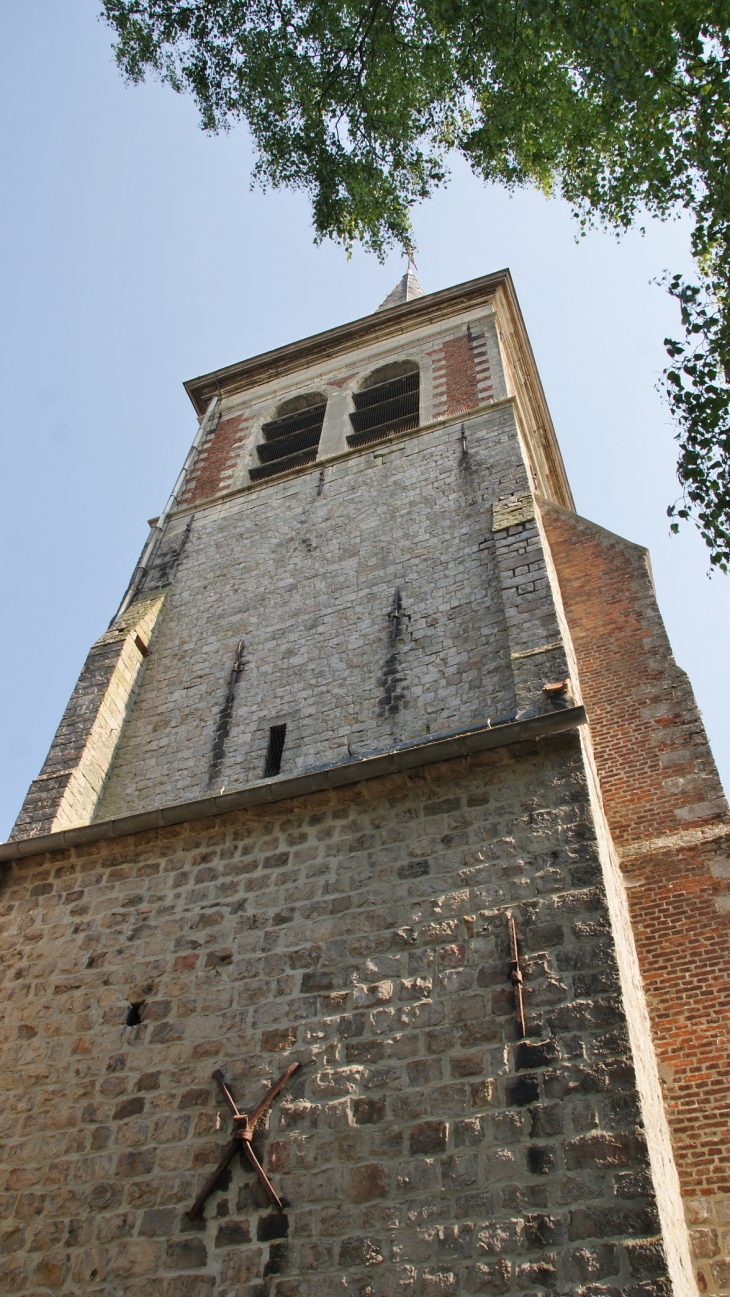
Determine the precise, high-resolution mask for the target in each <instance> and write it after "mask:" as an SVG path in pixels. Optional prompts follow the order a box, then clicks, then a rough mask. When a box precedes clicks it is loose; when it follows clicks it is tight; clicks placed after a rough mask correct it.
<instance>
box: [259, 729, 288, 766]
mask: <svg viewBox="0 0 730 1297" xmlns="http://www.w3.org/2000/svg"><path fill="white" fill-rule="evenodd" d="M285 738H286V725H272V726H271V729H270V730H269V746H268V749H267V751H266V765H265V766H264V779H273V778H274V776H275V775H278V773H279V771H280V770H281V756H282V753H283V751H284V740H285Z"/></svg>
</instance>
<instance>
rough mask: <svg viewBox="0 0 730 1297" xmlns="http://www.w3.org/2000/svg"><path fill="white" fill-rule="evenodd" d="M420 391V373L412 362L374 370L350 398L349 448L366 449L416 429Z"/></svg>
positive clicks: (398, 362)
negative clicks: (362, 447)
mask: <svg viewBox="0 0 730 1297" xmlns="http://www.w3.org/2000/svg"><path fill="white" fill-rule="evenodd" d="M419 390H420V370H419V368H418V365H417V364H416V363H415V361H413V360H398V361H396V362H395V363H394V364H392V365H382V366H381V368H380V369H375V370H373V372H372V374H368V376H367V378H366V379H365V381H364V382H363V383H362V384H361V385H360V390H359V391H357V392H355V393H354V396H353V400H354V403H355V409H354V410H353V411H352V413H351V414H350V422H351V423H352V428H353V431H352V432H351V433H350V435H349V437H348V438H347V444H348V446H365V445H367V443H368V442H369V441H380V439H381V438H382V437H391V436H392V435H393V433H396V432H407V431H408V429H409V428H417V427H418V398H419Z"/></svg>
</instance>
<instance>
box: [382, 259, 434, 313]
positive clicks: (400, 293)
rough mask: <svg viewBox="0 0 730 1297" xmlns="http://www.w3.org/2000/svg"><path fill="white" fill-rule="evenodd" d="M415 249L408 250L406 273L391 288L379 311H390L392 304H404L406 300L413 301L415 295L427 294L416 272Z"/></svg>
mask: <svg viewBox="0 0 730 1297" xmlns="http://www.w3.org/2000/svg"><path fill="white" fill-rule="evenodd" d="M414 251H415V249H414V248H408V249H407V250H406V257H407V258H408V262H407V265H406V273H405V275H403V277H402V278H401V279H399V280H398V283H397V284H396V286H395V288H393V289H391V291H390V292H389V293H388V296H387V297H386V299H385V301H384V302H381V303H380V306H379V307H378V310H379V311H388V310H390V307H391V306H402V305H403V303H404V302H412V301H413V299H414V297H423V296H425V294H424V291H423V289H422V288H421V285H420V284H419V282H418V280H417V279H416V276H415V273H414V272H415V270H416V263H415V261H414V260H413V253H414Z"/></svg>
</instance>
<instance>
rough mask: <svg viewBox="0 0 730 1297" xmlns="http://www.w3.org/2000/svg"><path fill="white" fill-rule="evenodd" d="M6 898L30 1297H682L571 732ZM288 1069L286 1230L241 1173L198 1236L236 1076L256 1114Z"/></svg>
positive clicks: (75, 854)
mask: <svg viewBox="0 0 730 1297" xmlns="http://www.w3.org/2000/svg"><path fill="white" fill-rule="evenodd" d="M4 902H5V904H4V906H3V946H4V949H5V952H6V961H5V968H6V973H5V983H4V998H5V1003H6V1013H7V1017H6V1025H7V1043H6V1044H5V1047H4V1050H3V1055H2V1077H3V1081H2V1084H3V1090H4V1094H3V1105H2V1107H3V1117H2V1123H3V1128H4V1129H3V1135H4V1150H3V1163H4V1165H3V1174H4V1193H3V1195H2V1213H3V1224H4V1226H5V1229H4V1235H3V1243H2V1246H3V1252H4V1258H3V1259H4V1271H5V1279H4V1285H5V1290H6V1291H8V1292H17V1293H36V1292H44V1291H49V1290H50V1291H53V1292H56V1291H60V1292H78V1291H84V1292H89V1293H99V1294H102V1293H103V1294H117V1293H118V1294H121V1293H129V1294H132V1293H133V1294H140V1297H141V1295H143V1294H150V1297H152V1294H157V1293H159V1292H160V1291H162V1292H163V1293H164V1294H165V1295H166V1297H167V1295H168V1294H169V1297H178V1295H180V1294H208V1293H210V1294H213V1293H215V1294H218V1295H219V1297H224V1294H225V1295H226V1297H234V1295H235V1297H244V1294H245V1297H254V1295H256V1297H258V1295H259V1294H263V1293H267V1294H268V1293H271V1294H275V1295H276V1297H318V1295H319V1294H333V1295H334V1294H335V1293H342V1294H357V1295H358V1297H386V1295H387V1297H391V1295H392V1297H395V1294H403V1295H404V1297H405V1295H406V1294H407V1295H408V1297H411V1295H413V1297H415V1294H419V1295H420V1294H423V1295H425V1294H429V1297H430V1295H431V1294H444V1293H507V1292H513V1293H537V1292H545V1291H548V1292H560V1293H580V1294H586V1297H587V1295H588V1294H598V1293H600V1294H607V1295H608V1294H611V1295H613V1294H618V1293H624V1294H629V1295H630V1297H648V1295H649V1294H652V1295H655V1294H663V1293H669V1292H670V1287H669V1283H668V1280H667V1276H666V1264H665V1257H664V1253H663V1248H662V1243H661V1240H660V1237H659V1221H658V1215H657V1207H656V1201H655V1195H654V1191H653V1188H652V1183H651V1175H650V1173H649V1167H648V1161H647V1152H646V1145H645V1139H644V1133H643V1128H642V1120H641V1113H640V1106H639V1101H638V1097H637V1089H636V1082H635V1078H634V1070H633V1065H632V1059H631V1051H630V1048H629V1042H628V1035H627V1029H626V1021H625V1016H624V1012H623V1008H622V1003H621V996H620V993H619V984H618V974H617V967H616V959H615V954H614V949H613V942H612V939H611V926H610V920H609V915H608V911H607V905H606V899H605V895H604V890H603V885H602V879H601V867H600V863H599V860H598V853H597V848H596V842H595V836H594V832H593V827H592V821H591V814H590V808H589V804H588V794H587V789H586V781H585V776H584V772H583V767H582V758H581V752H580V745H579V743H578V742H577V739H576V737H575V735H574V734H570V735H567V736H564V737H556V738H554V739H552V740H545V741H543V742H541V743H539V744H536V745H523V746H521V747H516V748H509V749H501V750H499V751H498V752H497V753H485V754H483V756H481V757H475V758H471V759H470V760H469V761H454V762H450V763H448V764H447V765H445V766H441V765H436V766H432V767H430V768H427V769H424V770H421V771H414V772H412V773H411V774H409V775H408V776H393V777H391V778H390V779H384V780H377V781H373V782H368V783H365V784H363V785H360V786H359V787H356V788H354V789H352V790H350V789H347V790H343V791H342V792H341V793H339V794H337V793H331V794H329V795H324V794H323V795H319V796H313V797H310V798H302V799H299V800H297V801H292V802H286V803H282V804H280V805H279V806H278V807H276V808H275V809H273V810H272V809H258V810H253V811H251V812H249V813H240V814H238V815H235V814H234V815H231V816H228V817H225V818H223V819H220V820H215V821H212V822H209V823H206V824H205V825H204V826H193V827H187V826H186V827H184V828H180V829H178V830H168V831H166V832H164V833H159V834H147V835H141V836H139V837H138V838H137V839H135V840H134V841H129V842H125V843H118V844H113V845H110V844H107V843H102V844H96V845H90V846H88V847H86V848H78V849H77V850H75V851H67V852H65V853H62V856H61V858H60V859H59V857H58V856H56V855H54V856H48V857H46V858H38V859H36V860H34V861H32V862H31V863H26V862H25V861H22V862H21V861H19V862H17V863H16V864H15V865H14V866H13V867H12V869H11V871H10V872H9V874H8V876H7V878H6V881H5V887H4ZM508 913H513V914H514V915H515V917H516V920H517V925H518V931H519V934H520V941H521V944H522V950H523V960H524V970H525V978H526V987H527V996H526V1005H527V1015H528V1022H529V1035H528V1038H527V1039H525V1040H522V1041H520V1040H518V1038H517V1037H518V1031H517V1027H516V1023H515V1014H514V1002H513V995H512V989H511V984H510V981H509V975H508V973H509V943H508V930H507V921H506V916H507V914H508ZM10 931H12V932H13V934H14V935H15V938H16V943H15V944H14V949H13V953H12V956H11V957H9V956H10V951H9V948H8V944H7V941H8V933H9V932H10ZM130 1004H135V1005H139V1006H140V1008H139V1015H140V1017H141V1025H139V1026H125V1020H126V1017H127V1014H128V1010H129V1006H130ZM295 1059H296V1060H299V1061H300V1062H301V1064H302V1065H303V1066H302V1069H301V1072H300V1073H299V1074H298V1076H296V1077H295V1078H294V1081H293V1083H292V1084H291V1085H290V1086H289V1087H288V1089H287V1090H286V1091H285V1092H284V1093H283V1094H282V1096H281V1098H280V1100H279V1101H278V1102H277V1104H276V1105H275V1106H274V1110H273V1113H272V1117H271V1121H270V1124H269V1128H268V1130H267V1131H266V1132H261V1139H260V1153H261V1157H262V1158H263V1159H264V1161H265V1165H266V1167H267V1170H268V1172H269V1174H270V1175H271V1176H272V1177H273V1179H274V1180H275V1182H276V1186H277V1191H278V1192H279V1193H280V1194H281V1195H283V1196H284V1197H285V1198H286V1199H287V1200H288V1203H289V1206H288V1207H287V1208H286V1210H285V1212H284V1213H283V1214H279V1213H277V1212H275V1211H272V1210H271V1209H270V1205H269V1204H268V1203H267V1201H266V1199H265V1197H262V1195H261V1193H260V1191H259V1189H258V1186H257V1182H256V1180H255V1178H254V1177H253V1176H252V1174H250V1171H249V1169H247V1167H245V1166H242V1165H240V1163H239V1162H238V1160H236V1163H235V1164H234V1165H233V1167H232V1169H231V1173H230V1174H229V1176H228V1180H227V1183H226V1184H225V1188H224V1189H222V1190H220V1191H219V1192H216V1193H214V1194H213V1195H212V1196H211V1198H210V1199H209V1203H208V1206H207V1209H206V1213H205V1220H204V1221H203V1222H201V1223H200V1224H196V1225H195V1227H192V1226H191V1225H190V1223H189V1222H188V1220H187V1218H186V1214H185V1213H186V1209H187V1208H188V1207H189V1206H190V1205H191V1204H192V1201H193V1199H194V1197H195V1195H196V1193H197V1191H198V1189H199V1188H200V1186H201V1183H202V1181H203V1180H204V1178H205V1176H206V1175H207V1174H208V1173H209V1171H210V1170H211V1168H212V1167H213V1166H214V1165H215V1163H216V1162H217V1160H218V1158H219V1156H220V1153H221V1150H222V1148H223V1147H224V1145H225V1144H226V1143H227V1141H228V1139H229V1138H230V1130H229V1120H228V1115H227V1110H226V1108H225V1105H223V1104H222V1101H221V1097H220V1094H219V1092H218V1090H217V1087H216V1086H215V1084H214V1083H213V1082H212V1080H211V1074H212V1072H213V1070H214V1069H215V1068H216V1067H222V1069H223V1070H224V1072H225V1075H226V1077H227V1079H228V1080H229V1082H230V1085H231V1088H232V1090H233V1092H234V1094H235V1096H236V1097H237V1099H239V1100H240V1101H241V1106H244V1105H248V1106H252V1105H253V1103H255V1101H256V1100H257V1098H258V1097H260V1095H261V1093H262V1091H263V1089H264V1088H265V1086H266V1085H267V1084H268V1083H270V1082H271V1080H272V1079H273V1078H274V1077H275V1076H276V1075H278V1073H279V1072H280V1071H281V1070H282V1069H283V1067H284V1066H285V1065H286V1064H287V1063H288V1062H290V1061H292V1060H295ZM21 1078H22V1081H21V1084H20V1085H19V1080H21Z"/></svg>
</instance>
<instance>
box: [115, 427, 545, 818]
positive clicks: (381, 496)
mask: <svg viewBox="0 0 730 1297" xmlns="http://www.w3.org/2000/svg"><path fill="white" fill-rule="evenodd" d="M465 426H466V427H467V428H468V453H467V454H466V455H464V453H463V451H462V447H461V440H460V425H458V424H457V425H453V424H447V425H445V426H444V427H442V428H438V429H433V430H431V431H426V432H424V433H421V434H414V435H411V436H410V437H404V438H402V439H401V440H399V441H396V442H394V443H393V444H392V445H390V446H380V447H377V446H376V447H374V448H371V449H368V450H367V451H363V452H360V453H358V454H355V455H353V456H352V457H350V458H348V459H346V460H343V461H341V462H339V463H335V464H332V465H330V466H329V468H328V469H327V473H326V478H325V481H324V483H323V484H322V485H321V486H320V478H319V471H318V470H312V471H311V472H307V473H304V474H300V475H299V476H297V477H295V478H293V479H291V480H287V481H285V482H281V483H276V482H273V483H268V484H266V485H265V486H262V487H260V488H257V489H255V490H248V491H246V492H243V493H241V494H240V495H238V496H235V497H233V498H231V499H229V500H226V501H221V502H220V503H218V504H217V505H214V506H210V507H208V508H206V509H202V510H200V511H199V512H198V513H197V514H196V516H195V518H194V521H193V524H192V529H191V531H190V533H189V538H188V540H187V543H186V544H185V547H184V549H183V550H182V552H181V554H180V557H179V561H178V563H177V567H176V569H175V574H174V580H173V584H172V586H171V588H170V590H169V593H168V596H167V601H166V609H165V616H164V619H163V621H162V624H161V627H160V630H159V633H158V636H157V640H156V643H155V649H154V652H153V653H152V654H151V656H150V659H149V662H148V664H147V668H146V674H145V680H144V683H143V686H142V688H141V690H140V692H139V694H138V697H137V700H136V703H135V707H134V711H133V712H132V715H131V716H130V718H129V721H128V723H127V727H126V729H125V733H124V738H123V741H122V743H121V744H120V745H119V748H118V751H117V754H116V758H115V763H114V767H113V769H112V772H111V775H110V777H109V781H108V784H107V787H106V790H105V793H104V798H103V802H102V805H101V808H100V811H99V815H100V817H101V818H111V817H114V816H117V815H120V814H128V813H132V812H136V811H140V810H145V809H148V808H151V807H153V806H156V805H159V804H161V803H162V802H166V803H169V802H175V801H183V800H185V799H188V798H192V797H196V796H200V795H201V794H205V793H206V792H220V789H221V788H222V787H227V788H231V787H234V788H235V787H242V786H244V785H245V784H247V783H250V782H252V781H255V780H257V779H260V778H261V777H262V775H263V772H264V761H265V756H266V750H267V743H268V737H269V729H270V727H271V726H273V725H283V724H285V725H286V727H287V731H286V744H285V748H284V755H283V761H282V767H281V769H282V773H286V774H293V773H298V772H300V771H302V770H305V769H309V768H312V767H316V766H317V765H322V764H331V763H332V762H335V761H338V760H342V759H347V758H348V756H352V755H356V756H357V755H363V754H365V753H367V752H373V751H378V750H383V749H387V748H389V747H391V746H393V745H394V744H396V743H400V742H404V741H412V740H417V739H419V738H422V737H426V736H427V735H428V734H433V733H437V732H441V731H447V730H450V729H456V728H458V727H459V726H463V725H468V724H470V723H473V722H475V721H477V720H480V719H486V718H487V717H492V718H496V717H500V716H504V715H505V714H509V713H512V712H513V711H514V710H515V709H518V710H520V709H524V708H526V707H530V706H533V705H537V704H538V703H539V699H540V691H541V689H542V686H543V684H544V683H545V681H546V680H547V679H556V678H560V673H561V672H562V674H563V675H565V674H566V669H565V656H564V653H563V651H562V648H561V646H560V643H559V639H560V637H559V633H558V629H557V622H556V618H555V611H554V606H553V599H552V592H551V590H550V586H549V582H548V580H547V577H546V573H545V565H544V561H543V555H542V548H541V542H540V540H539V536H538V533H537V529H536V525H535V522H534V519H533V512H534V511H533V509H532V506H531V505H530V506H529V508H528V509H527V512H526V514H525V516H524V517H523V516H522V515H520V518H519V519H517V521H516V522H515V525H514V526H512V525H511V523H512V516H511V515H509V516H506V517H505V519H504V520H503V522H502V523H501V524H500V526H499V527H498V528H497V529H495V528H494V526H493V507H492V506H493V504H496V502H497V501H498V500H499V498H500V497H501V496H506V497H507V498H508V499H513V498H522V497H521V496H520V492H523V493H524V492H525V490H526V488H527V477H526V470H525V467H524V463H523V461H522V458H521V453H520V448H519V441H518V437H517V432H516V426H515V421H514V413H513V410H512V408H511V406H510V405H508V404H507V405H503V406H500V407H498V408H495V409H494V410H493V411H490V412H485V413H482V414H480V415H476V416H473V417H472V418H471V419H467V421H466V425H465ZM515 517H516V515H515ZM530 519H533V520H532V521H530ZM186 521H187V520H186V518H185V516H184V515H181V516H180V517H179V518H178V519H177V520H176V521H175V523H174V525H172V526H171V529H170V535H169V538H168V543H169V544H171V545H173V546H174V545H175V535H176V534H178V533H181V531H182V529H183V527H184V525H185V523H186ZM176 529H177V530H176ZM153 579H154V578H153ZM396 590H397V591H399V597H400V612H399V615H398V620H397V626H396V628H395V629H396V632H397V633H396V636H395V642H393V635H392V631H393V616H392V614H393V611H394V599H395V593H396ZM240 641H243V644H244V649H243V655H242V659H241V661H242V663H243V669H242V671H241V672H240V674H239V675H238V676H237V679H236V681H235V685H234V686H231V671H232V667H233V664H234V660H236V656H237V652H238V644H239V642H240ZM546 646H547V647H548V648H549V649H550V651H549V652H548V653H547V654H543V656H539V655H538V656H531V654H532V653H533V651H534V650H540V651H541V652H542V650H544V649H545V648H546ZM513 654H515V655H517V656H515V658H514V660H513ZM556 672H557V673H558V674H556ZM220 735H224V737H225V742H224V743H221V742H220V741H218V742H217V736H220Z"/></svg>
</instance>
